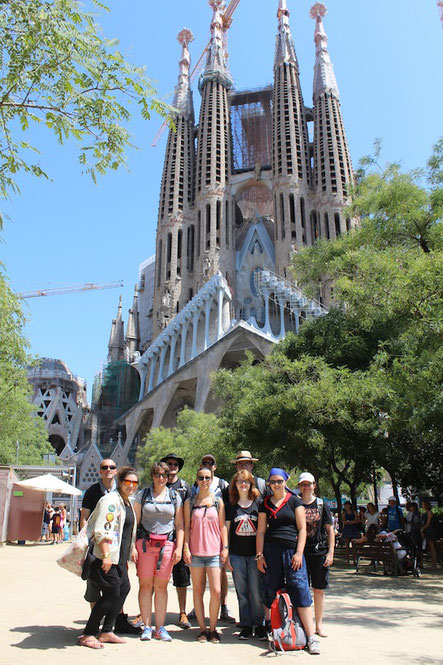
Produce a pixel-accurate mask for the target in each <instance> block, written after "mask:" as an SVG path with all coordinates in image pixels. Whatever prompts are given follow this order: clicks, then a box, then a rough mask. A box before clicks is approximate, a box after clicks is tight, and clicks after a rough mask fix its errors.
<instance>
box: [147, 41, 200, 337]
mask: <svg viewBox="0 0 443 665" xmlns="http://www.w3.org/2000/svg"><path fill="white" fill-rule="evenodd" d="M193 39H194V36H193V34H192V32H191V31H190V30H188V29H187V28H183V30H181V32H179V34H178V36H177V40H178V42H179V43H180V44H181V47H182V52H181V56H180V60H179V73H178V82H177V86H176V88H175V95H174V102H173V106H174V107H175V108H176V109H177V113H176V115H175V118H174V122H175V129H171V130H169V136H168V143H167V146H166V155H165V161H164V166H163V176H162V184H161V190H160V204H159V211H158V225H157V251H156V256H155V286H156V288H155V291H154V305H153V331H154V336H156V335H157V334H158V333H159V332H160V331H161V330H163V328H165V327H166V326H167V325H168V323H169V322H170V321H171V320H172V317H173V316H174V315H175V314H176V312H177V311H178V310H177V306H178V301H179V300H180V296H181V291H182V276H183V269H184V263H185V262H184V261H182V256H183V251H186V248H185V247H184V241H185V239H186V237H187V226H188V224H189V220H190V211H189V209H190V206H191V205H192V203H193V199H194V160H195V147H194V106H193V102H192V91H191V84H190V77H189V71H190V64H191V58H190V55H189V49H188V45H189V44H190V43H191V42H192V40H193Z"/></svg>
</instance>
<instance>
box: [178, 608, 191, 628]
mask: <svg viewBox="0 0 443 665" xmlns="http://www.w3.org/2000/svg"><path fill="white" fill-rule="evenodd" d="M178 625H179V626H180V628H183V630H186V629H187V628H190V627H191V624H190V623H189V620H188V617H187V616H186V612H181V613H180V620H179V622H178Z"/></svg>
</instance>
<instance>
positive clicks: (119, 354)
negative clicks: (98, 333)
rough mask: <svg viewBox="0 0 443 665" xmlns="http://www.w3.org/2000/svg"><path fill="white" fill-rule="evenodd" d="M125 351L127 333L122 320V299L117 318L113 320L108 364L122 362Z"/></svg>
mask: <svg viewBox="0 0 443 665" xmlns="http://www.w3.org/2000/svg"><path fill="white" fill-rule="evenodd" d="M124 349H125V331H124V323H123V319H122V297H121V296H120V300H119V303H118V309H117V317H116V318H115V319H113V320H112V326H111V334H110V336H109V344H108V362H117V361H118V360H122V359H123V356H124Z"/></svg>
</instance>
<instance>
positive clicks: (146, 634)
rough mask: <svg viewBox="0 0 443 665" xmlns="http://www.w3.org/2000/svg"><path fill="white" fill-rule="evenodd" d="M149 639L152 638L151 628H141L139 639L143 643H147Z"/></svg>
mask: <svg viewBox="0 0 443 665" xmlns="http://www.w3.org/2000/svg"><path fill="white" fill-rule="evenodd" d="M151 637H152V628H151V626H145V627H144V628H143V632H142V634H141V635H140V639H141V640H142V641H143V642H147V641H148V640H150V639H151Z"/></svg>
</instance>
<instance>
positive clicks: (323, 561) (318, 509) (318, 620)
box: [298, 472, 335, 637]
mask: <svg viewBox="0 0 443 665" xmlns="http://www.w3.org/2000/svg"><path fill="white" fill-rule="evenodd" d="M298 489H299V490H300V494H301V500H302V502H303V507H304V509H305V514H306V531H307V536H306V545H305V551H304V555H305V561H306V566H307V571H308V578H309V580H310V582H311V585H312V590H313V592H314V614H315V632H316V634H317V635H319V636H320V637H327V635H326V633H325V632H324V630H323V611H324V604H325V589H327V588H328V586H329V566H332V563H333V561H334V546H335V534H334V527H333V520H332V515H331V510H330V508H329V506H328V505H327V504H326V503H324V502H323V501H322V499H317V496H316V494H315V489H316V482H315V478H314V476H313V475H312V473H308V472H305V473H302V474H301V475H300V477H299V479H298Z"/></svg>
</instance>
